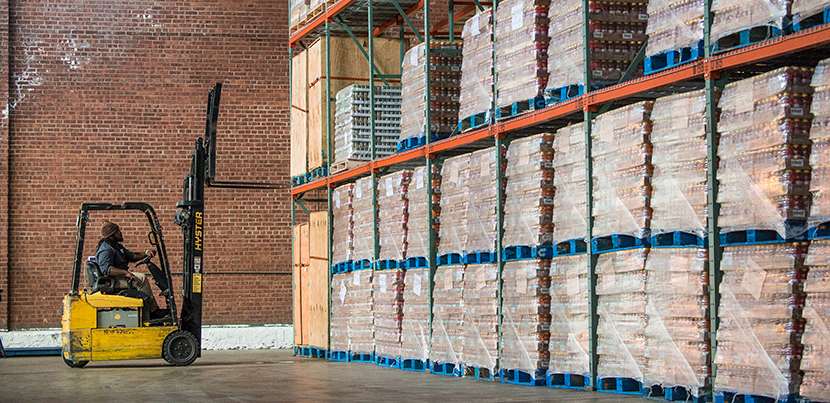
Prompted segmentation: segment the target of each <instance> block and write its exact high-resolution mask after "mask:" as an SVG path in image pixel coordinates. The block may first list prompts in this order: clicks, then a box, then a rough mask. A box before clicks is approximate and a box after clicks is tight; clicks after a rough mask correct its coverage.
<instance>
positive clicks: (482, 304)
mask: <svg viewBox="0 0 830 403" xmlns="http://www.w3.org/2000/svg"><path fill="white" fill-rule="evenodd" d="M498 284H499V283H498V266H497V265H496V264H482V265H469V266H467V268H466V269H465V272H464V285H463V287H464V291H463V298H462V301H463V304H464V319H463V322H464V326H463V329H464V331H463V335H464V336H463V339H462V346H463V348H462V355H461V362H462V363H463V364H464V365H465V366H467V367H476V368H488V369H490V370H494V369H495V368H496V362H497V361H498V358H499V348H498V340H499V332H498V324H499V316H498V307H499V300H498V298H497V297H498Z"/></svg>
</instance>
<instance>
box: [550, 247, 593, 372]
mask: <svg viewBox="0 0 830 403" xmlns="http://www.w3.org/2000/svg"><path fill="white" fill-rule="evenodd" d="M550 276H551V279H550V296H551V304H550V314H551V322H550V350H549V351H550V366H549V368H548V374H549V375H555V374H571V375H580V376H583V377H587V376H589V373H590V372H591V371H590V363H589V355H588V352H589V351H590V350H589V347H590V340H589V332H588V312H589V309H588V301H589V299H590V298H589V297H588V286H589V284H590V281H589V277H588V255H586V254H580V255H572V256H561V257H554V258H553V259H551V262H550ZM563 382H564V379H563ZM573 383H574V384H575V385H577V384H578V383H577V382H573Z"/></svg>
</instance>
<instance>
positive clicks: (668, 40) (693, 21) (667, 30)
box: [646, 0, 704, 73]
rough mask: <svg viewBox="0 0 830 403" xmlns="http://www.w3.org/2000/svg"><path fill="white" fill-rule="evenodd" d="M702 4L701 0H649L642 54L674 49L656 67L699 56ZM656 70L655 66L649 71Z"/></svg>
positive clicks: (667, 65)
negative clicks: (644, 48)
mask: <svg viewBox="0 0 830 403" xmlns="http://www.w3.org/2000/svg"><path fill="white" fill-rule="evenodd" d="M703 4H704V1H703V0H649V2H648V27H647V29H646V34H648V44H647V45H646V46H647V47H646V56H652V55H658V54H661V53H663V52H666V51H670V50H674V51H677V52H676V53H675V54H667V59H666V60H665V61H663V60H661V62H662V63H661V64H660V66H659V67H670V66H672V65H674V64H676V63H679V62H681V61H687V60H693V59H696V58H698V57H703V52H702V47H701V46H700V45H701V44H702V40H703ZM685 52H688V53H685ZM684 53H685V54H684ZM647 69H648V66H647ZM658 69H659V68H658V66H657V65H655V66H652V69H651V70H652V71H655V70H658ZM646 72H647V73H649V72H650V71H646Z"/></svg>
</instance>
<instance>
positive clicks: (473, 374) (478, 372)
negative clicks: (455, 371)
mask: <svg viewBox="0 0 830 403" xmlns="http://www.w3.org/2000/svg"><path fill="white" fill-rule="evenodd" d="M461 367H462V368H463V369H464V378H473V379H478V380H482V381H495V380H496V374H495V373H493V370H492V369H491V368H480V367H468V366H466V365H464V364H461Z"/></svg>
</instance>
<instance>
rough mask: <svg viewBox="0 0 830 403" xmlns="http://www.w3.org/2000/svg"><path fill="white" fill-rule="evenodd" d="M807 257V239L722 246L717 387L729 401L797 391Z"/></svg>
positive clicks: (781, 396) (780, 397) (782, 396)
mask: <svg viewBox="0 0 830 403" xmlns="http://www.w3.org/2000/svg"><path fill="white" fill-rule="evenodd" d="M806 255H807V244H806V243H778V244H755V245H741V246H727V247H725V248H724V249H723V258H722V260H721V270H723V279H722V280H721V284H720V294H721V300H720V307H719V310H718V318H719V321H720V326H719V327H718V333H717V350H716V353H715V364H716V365H717V374H716V375H717V376H716V377H715V385H714V386H715V389H716V390H717V391H718V393H719V394H722V395H723V396H724V399H725V401H733V399H735V397H737V396H739V395H745V396H747V397H746V398H745V400H746V399H748V397H749V396H751V397H753V398H754V399H758V398H759V397H767V398H772V399H775V400H780V401H786V400H788V399H790V398H791V395H794V394H797V393H798V389H799V385H800V384H801V380H802V373H801V371H800V361H801V356H802V353H803V348H804V347H803V345H802V344H801V336H802V333H803V332H804V320H803V314H802V313H803V309H804V302H805V301H804V300H805V295H804V293H803V289H804V288H803V287H804V279H805V278H806V277H807V267H806V266H805V265H804V263H805V262H804V260H805V258H806ZM823 364H825V363H822V365H823Z"/></svg>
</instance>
